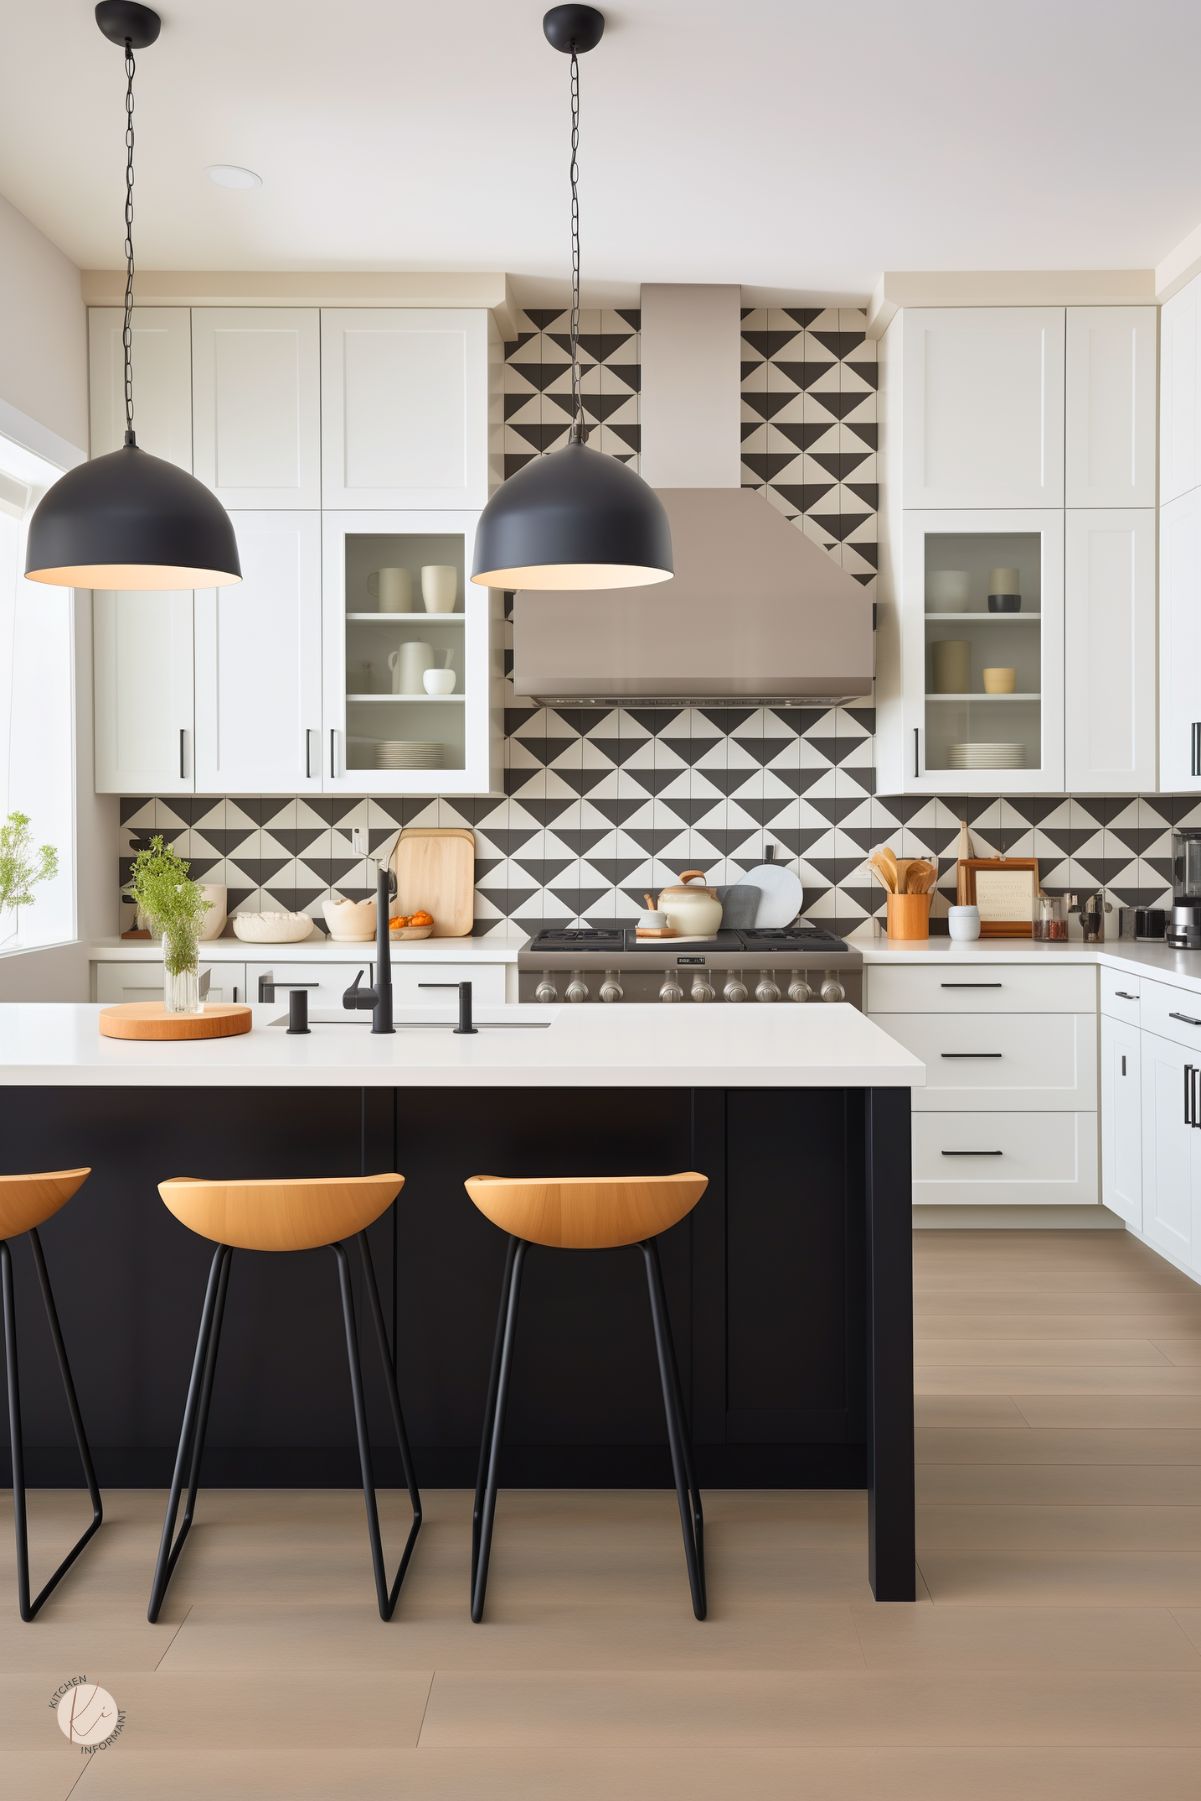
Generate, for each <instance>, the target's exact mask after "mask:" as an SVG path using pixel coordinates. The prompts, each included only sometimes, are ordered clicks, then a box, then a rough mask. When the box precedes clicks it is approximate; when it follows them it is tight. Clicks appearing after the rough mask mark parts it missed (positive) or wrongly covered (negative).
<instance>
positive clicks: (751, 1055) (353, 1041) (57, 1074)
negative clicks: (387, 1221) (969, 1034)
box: [0, 1002, 925, 1088]
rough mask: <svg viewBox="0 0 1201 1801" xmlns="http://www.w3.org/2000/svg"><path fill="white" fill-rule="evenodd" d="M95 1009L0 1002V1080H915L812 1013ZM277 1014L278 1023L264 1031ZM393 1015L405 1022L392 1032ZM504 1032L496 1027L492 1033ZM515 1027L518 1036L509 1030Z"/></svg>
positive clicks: (575, 1083)
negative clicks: (209, 1027)
mask: <svg viewBox="0 0 1201 1801" xmlns="http://www.w3.org/2000/svg"><path fill="white" fill-rule="evenodd" d="M99 1013H100V1008H99V1007H98V1006H83V1005H74V1004H70V1005H68V1004H53V1003H45V1004H37V1003H32V1002H30V1003H10V1004H8V1005H3V1006H0V1083H4V1084H8V1085H24V1086H52V1087H53V1086H66V1087H108V1086H121V1085H124V1084H128V1085H129V1086H130V1087H135V1088H146V1087H170V1088H204V1087H209V1088H221V1087H259V1088H274V1087H286V1088H304V1087H310V1088H326V1087H346V1088H360V1087H361V1088H387V1087H391V1086H393V1085H400V1086H403V1087H405V1088H506V1087H523V1088H524V1087H531V1086H536V1087H539V1088H590V1087H620V1088H626V1087H635V1088H690V1087H697V1088H847V1087H851V1088H860V1087H870V1088H877V1087H878V1088H915V1087H921V1086H922V1085H923V1084H924V1081H925V1066H924V1065H923V1064H922V1063H921V1062H920V1061H919V1060H918V1058H916V1057H914V1056H913V1055H912V1054H911V1053H910V1052H909V1051H907V1050H905V1049H903V1047H902V1046H901V1045H899V1044H897V1043H896V1042H895V1041H894V1040H893V1039H892V1038H890V1037H889V1036H888V1035H887V1033H885V1032H884V1031H882V1030H881V1029H880V1027H879V1026H878V1025H876V1024H874V1023H873V1021H872V1020H870V1019H868V1018H867V1017H866V1016H865V1015H864V1014H862V1013H860V1012H858V1011H857V1010H856V1009H855V1008H854V1007H849V1006H829V1005H827V1006H820V1007H780V1006H778V1007H665V1006H662V1005H660V1004H659V1003H658V1002H652V1003H650V1004H649V1005H640V1004H627V1005H625V1006H621V1007H545V1006H537V1005H513V1006H506V1007H486V1008H480V1009H479V1010H478V1011H477V1014H476V1022H477V1024H479V1025H480V1026H481V1027H483V1028H484V1029H482V1030H481V1031H480V1032H479V1034H478V1036H477V1037H474V1038H466V1037H463V1038H460V1037H457V1036H456V1035H455V1034H454V1033H453V1032H452V1031H451V1030H450V1027H451V1025H452V1024H453V1023H454V1015H453V1012H452V1011H451V1010H450V1009H449V1008H447V1009H443V1008H433V1007H430V1008H405V1009H403V1010H402V1011H401V1012H400V1013H399V1014H398V1018H397V1027H398V1029H397V1032H396V1035H395V1036H394V1037H391V1038H389V1037H383V1036H380V1037H376V1036H375V1035H374V1034H373V1033H372V1032H371V1030H370V1015H369V1014H360V1015H358V1016H357V1018H355V1020H354V1021H353V1023H352V1022H351V1021H352V1016H351V1015H349V1014H348V1015H346V1016H345V1020H346V1023H342V1022H341V1018H340V1019H339V1023H337V1024H328V1025H324V1024H319V1023H314V1024H313V1028H312V1031H311V1033H310V1035H309V1036H308V1037H307V1038H301V1037H295V1038H293V1037H290V1036H289V1035H288V1034H287V1032H286V1031H284V1029H283V1026H284V1024H286V1020H287V1009H286V1008H283V1009H281V1008H280V1007H279V1006H278V1005H276V1006H260V1007H255V1008H254V1009H253V1015H254V1023H253V1028H252V1030H251V1031H250V1032H249V1033H246V1034H245V1035H243V1036H242V1037H239V1038H219V1039H208V1040H199V1041H197V1040H192V1041H183V1042H176V1043H171V1044H145V1043H133V1042H129V1041H125V1040H119V1039H112V1038H102V1037H101V1036H100V1031H99V1026H98V1020H97V1016H98V1014H99ZM273 1021H279V1022H280V1024H278V1025H277V1024H273V1023H272V1022H273ZM406 1022H407V1025H406ZM489 1025H492V1026H493V1027H494V1028H495V1027H496V1026H498V1025H499V1026H502V1027H504V1026H507V1027H508V1028H510V1029H501V1030H497V1029H491V1030H489V1029H488V1027H489ZM514 1026H516V1027H517V1028H518V1029H516V1030H514V1029H511V1028H513V1027H514Z"/></svg>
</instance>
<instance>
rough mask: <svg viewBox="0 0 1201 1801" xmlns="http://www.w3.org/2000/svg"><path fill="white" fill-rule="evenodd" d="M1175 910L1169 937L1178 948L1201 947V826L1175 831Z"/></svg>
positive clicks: (1183, 827)
mask: <svg viewBox="0 0 1201 1801" xmlns="http://www.w3.org/2000/svg"><path fill="white" fill-rule="evenodd" d="M1172 888H1173V894H1172V913H1171V917H1170V919H1169V920H1168V930H1167V940H1168V943H1169V944H1170V945H1172V947H1173V948H1174V949H1175V950H1178V951H1197V950H1201V826H1177V827H1176V828H1175V830H1174V831H1173V833H1172Z"/></svg>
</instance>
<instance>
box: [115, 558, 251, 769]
mask: <svg viewBox="0 0 1201 1801" xmlns="http://www.w3.org/2000/svg"><path fill="white" fill-rule="evenodd" d="M232 592H233V593H235V594H236V593H237V592H238V590H237V589H236V588H234V589H233V590H232ZM92 643H93V659H94V664H95V749H96V792H97V794H190V793H191V792H192V789H193V775H194V732H193V724H194V717H193V694H192V595H191V593H190V592H188V591H183V592H168V593H163V592H158V591H148V590H141V591H134V592H123V593H111V592H104V591H101V590H97V592H96V593H95V595H94V596H93V598H92Z"/></svg>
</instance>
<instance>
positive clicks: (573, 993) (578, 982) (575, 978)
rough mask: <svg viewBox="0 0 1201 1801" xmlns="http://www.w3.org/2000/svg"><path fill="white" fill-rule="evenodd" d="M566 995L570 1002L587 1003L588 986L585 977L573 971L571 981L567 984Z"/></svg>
mask: <svg viewBox="0 0 1201 1801" xmlns="http://www.w3.org/2000/svg"><path fill="white" fill-rule="evenodd" d="M566 995H567V999H568V1000H569V1001H586V1000H587V999H588V984H587V982H586V981H585V980H584V978H583V976H582V975H580V974H579V972H578V971H576V970H573V971H572V975H571V980H570V982H568V984H567V988H566Z"/></svg>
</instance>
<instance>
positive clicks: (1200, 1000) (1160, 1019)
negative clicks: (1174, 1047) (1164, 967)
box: [1139, 980, 1201, 1062]
mask: <svg viewBox="0 0 1201 1801" xmlns="http://www.w3.org/2000/svg"><path fill="white" fill-rule="evenodd" d="M1139 1023H1140V1025H1141V1026H1142V1028H1143V1031H1144V1032H1157V1033H1158V1034H1159V1036H1160V1037H1161V1038H1170V1039H1171V1040H1172V1043H1173V1044H1183V1045H1184V1046H1185V1047H1186V1049H1188V1050H1190V1051H1195V1052H1196V1053H1197V1059H1198V1062H1201V994H1195V993H1193V991H1192V990H1191V989H1188V988H1169V987H1168V985H1167V983H1166V982H1148V981H1145V980H1144V981H1143V983H1142V984H1141V987H1140V989H1139Z"/></svg>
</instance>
